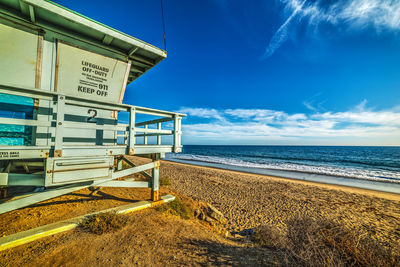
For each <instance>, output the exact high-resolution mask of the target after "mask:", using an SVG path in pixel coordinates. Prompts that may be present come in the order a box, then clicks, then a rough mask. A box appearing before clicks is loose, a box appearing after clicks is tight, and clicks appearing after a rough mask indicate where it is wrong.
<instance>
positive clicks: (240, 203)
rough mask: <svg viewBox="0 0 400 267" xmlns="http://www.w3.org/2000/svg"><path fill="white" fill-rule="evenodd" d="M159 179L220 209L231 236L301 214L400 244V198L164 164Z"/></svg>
mask: <svg viewBox="0 0 400 267" xmlns="http://www.w3.org/2000/svg"><path fill="white" fill-rule="evenodd" d="M160 175H161V176H165V177H168V178H169V179H170V180H171V183H172V188H174V190H177V191H178V192H180V193H182V194H185V195H188V196H190V197H192V198H194V199H198V200H201V201H204V202H208V203H211V204H212V205H214V206H215V207H217V208H218V209H219V210H220V211H221V212H222V213H224V214H225V216H226V217H227V218H228V221H229V230H230V231H231V232H241V231H243V230H246V229H252V228H254V227H256V226H258V225H261V224H273V225H276V226H278V227H280V228H281V229H282V230H284V229H285V221H286V220H287V219H288V218H290V217H291V216H293V215H296V214H302V215H307V216H310V217H313V218H318V217H320V218H332V219H333V220H334V221H337V222H339V223H343V224H345V225H346V226H347V227H349V228H350V229H356V228H357V229H360V230H361V231H362V232H365V233H366V234H368V235H370V236H373V237H374V238H376V239H378V240H380V241H382V242H385V243H386V242H388V243H391V244H397V245H399V246H400V195H396V194H390V193H383V192H377V191H371V190H364V189H357V188H350V187H344V186H335V185H326V184H318V183H312V182H304V181H296V180H290V179H283V178H275V177H269V176H263V175H256V174H247V173H240V172H234V171H227V170H221V169H216V168H208V167H200V166H193V165H187V164H180V163H173V162H168V161H163V162H162V164H161V173H160Z"/></svg>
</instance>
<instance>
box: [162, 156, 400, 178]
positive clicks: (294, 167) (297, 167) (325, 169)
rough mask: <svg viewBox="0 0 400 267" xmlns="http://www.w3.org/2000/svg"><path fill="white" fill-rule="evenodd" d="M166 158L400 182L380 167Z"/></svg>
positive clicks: (391, 172) (394, 173)
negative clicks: (364, 167) (371, 168)
mask: <svg viewBox="0 0 400 267" xmlns="http://www.w3.org/2000/svg"><path fill="white" fill-rule="evenodd" d="M166 159H167V160H182V161H186V162H204V163H211V164H221V165H224V166H236V167H243V168H252V169H267V170H268V169H269V170H278V171H294V172H301V173H310V174H320V175H329V176H336V177H345V178H357V179H363V180H373V181H384V182H393V183H400V172H396V171H387V170H379V169H374V170H367V169H362V168H356V167H353V168H350V167H337V166H321V165H318V166H317V165H307V164H298V163H291V162H263V163H255V162H249V161H245V160H241V159H237V158H227V157H218V156H204V155H194V154H168V155H167V158H166Z"/></svg>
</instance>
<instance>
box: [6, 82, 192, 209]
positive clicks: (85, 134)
mask: <svg viewBox="0 0 400 267" xmlns="http://www.w3.org/2000/svg"><path fill="white" fill-rule="evenodd" d="M0 93H1V94H2V96H3V97H2V98H0V110H1V111H7V112H25V111H26V110H27V109H29V108H30V107H31V108H32V113H33V114H34V115H33V116H31V117H32V118H31V119H25V118H10V117H0V126H3V129H4V127H7V126H8V128H9V129H13V128H12V126H21V127H32V128H33V130H31V131H28V133H27V134H26V131H25V134H24V133H19V134H18V132H20V131H18V132H13V130H9V131H1V132H0V138H10V137H18V138H25V139H27V138H28V139H29V140H25V141H24V142H25V143H26V144H29V145H11V146H0V159H1V161H0V164H1V165H0V186H3V187H7V188H12V187H21V186H23V187H36V188H39V189H40V190H36V191H37V192H35V193H31V194H29V195H28V196H26V197H23V198H18V199H17V200H11V201H9V202H5V203H2V204H0V213H4V212H7V211H10V210H14V209H17V208H21V207H24V206H28V205H31V204H34V203H37V202H40V201H44V200H46V199H50V198H53V197H55V196H59V195H63V194H66V193H70V192H73V191H76V190H79V189H83V188H86V187H93V186H102V187H137V188H147V187H149V188H151V189H152V199H153V200H158V198H159V196H158V189H159V182H158V176H159V174H158V167H159V161H158V160H159V159H160V158H162V157H163V156H164V155H165V153H168V152H175V153H177V152H180V151H181V148H182V145H181V120H182V117H183V116H185V115H184V114H180V113H175V112H168V111H162V110H156V109H150V108H144V107H138V106H132V105H126V104H114V103H104V102H99V101H96V100H90V99H88V98H84V99H83V98H78V97H76V96H70V95H66V94H60V93H57V92H50V91H43V90H37V89H34V88H21V87H16V86H10V85H0ZM5 96H17V97H25V98H30V99H32V102H33V105H32V106H29V105H15V104H7V103H5V102H4V101H2V99H3V100H4V99H7V98H5ZM41 102H45V103H48V104H49V105H48V108H43V107H41V106H42V105H40V103H41ZM100 112H103V113H104V112H111V113H114V114H118V113H120V112H126V113H127V114H128V120H129V123H118V119H114V120H110V119H102V116H101V114H99V113H100ZM77 114H81V115H77ZM139 114H144V115H146V117H147V118H151V117H154V118H155V119H150V120H145V121H141V122H138V121H137V117H138V115H139ZM115 117H116V118H117V117H118V115H116V116H115ZM166 128H168V129H166ZM75 131H76V132H78V134H79V135H80V136H79V137H76V135H75V137H74V136H72V137H71V133H73V132H75ZM105 136H107V137H110V136H111V137H114V138H111V139H110V138H105ZM162 136H169V137H170V138H166V139H168V140H166V142H168V144H163V143H162ZM150 137H155V140H153V141H152V142H150V141H149V140H148V139H149V138H150ZM138 139H141V142H140V144H139V142H137V140H138ZM79 142H82V143H84V144H83V145H78V144H77V143H79ZM39 144H40V145H39ZM43 144H47V145H43ZM124 155H137V156H142V157H148V158H151V159H152V160H153V161H152V162H151V163H149V164H145V165H141V166H135V165H134V164H133V163H132V162H131V161H130V160H129V159H127V158H126V157H124ZM114 159H115V160H116V161H117V163H116V164H115V163H114ZM124 160H125V161H126V162H127V163H128V164H129V165H131V168H127V169H124V170H123V169H122V161H124ZM114 166H115V167H114ZM145 170H152V174H151V175H150V174H148V173H147V172H145ZM139 172H140V173H142V174H143V175H144V176H145V177H146V178H147V179H148V181H132V179H128V180H121V178H122V177H126V176H129V175H131V174H134V173H139Z"/></svg>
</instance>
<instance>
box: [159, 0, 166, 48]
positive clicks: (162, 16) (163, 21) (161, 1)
mask: <svg viewBox="0 0 400 267" xmlns="http://www.w3.org/2000/svg"><path fill="white" fill-rule="evenodd" d="M160 4H161V20H162V26H163V42H164V50H165V51H167V38H166V37H165V19H164V5H163V0H160Z"/></svg>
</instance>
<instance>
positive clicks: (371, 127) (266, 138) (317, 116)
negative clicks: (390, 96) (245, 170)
mask: <svg viewBox="0 0 400 267" xmlns="http://www.w3.org/2000/svg"><path fill="white" fill-rule="evenodd" d="M185 111H189V112H187V113H188V115H189V120H186V122H185V123H184V124H183V131H184V135H183V136H184V138H185V140H187V142H188V143H193V141H194V142H195V143H199V142H202V141H205V142H213V143H221V142H222V143H227V142H228V143H229V142H231V143H237V142H239V143H242V144H248V143H257V144H272V143H274V142H277V141H278V142H280V143H282V142H283V143H285V142H290V143H291V144H293V143H298V144H302V143H304V142H308V144H317V143H318V142H319V143H318V144H327V143H329V144H332V143H335V144H348V143H349V142H353V143H352V144H363V145H377V144H382V145H400V111H399V110H396V109H392V110H380V111H376V110H367V109H366V101H365V100H364V101H363V102H361V104H359V105H357V106H355V108H353V109H351V110H348V111H344V112H324V113H314V114H310V115H308V114H303V113H296V114H288V113H286V112H283V111H277V110H269V109H225V110H216V109H205V108H182V109H181V110H180V112H185ZM190 116H192V117H201V118H204V119H209V122H208V123H192V124H190V123H189V122H190ZM310 140H311V141H310ZM313 140H314V141H313ZM321 142H322V143H321ZM354 142H357V143H354ZM360 142H361V143H360Z"/></svg>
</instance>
